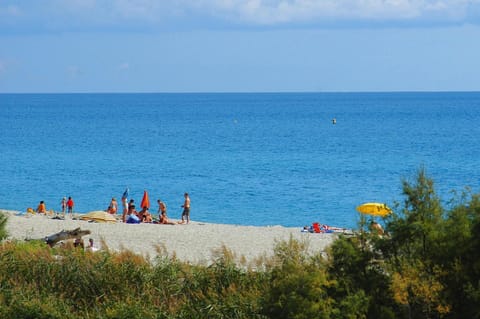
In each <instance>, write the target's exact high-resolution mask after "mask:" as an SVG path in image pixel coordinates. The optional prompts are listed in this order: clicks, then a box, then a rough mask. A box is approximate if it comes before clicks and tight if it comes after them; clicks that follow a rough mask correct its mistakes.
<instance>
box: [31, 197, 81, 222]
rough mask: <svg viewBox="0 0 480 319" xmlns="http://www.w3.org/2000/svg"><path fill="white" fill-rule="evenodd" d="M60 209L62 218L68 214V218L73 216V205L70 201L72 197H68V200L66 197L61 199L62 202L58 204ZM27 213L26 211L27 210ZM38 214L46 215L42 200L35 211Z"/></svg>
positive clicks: (45, 207)
mask: <svg viewBox="0 0 480 319" xmlns="http://www.w3.org/2000/svg"><path fill="white" fill-rule="evenodd" d="M60 205H61V208H62V216H63V217H65V214H66V213H68V214H70V216H73V207H74V206H75V203H74V201H73V199H72V197H70V196H69V197H68V200H67V198H66V197H63V198H62V201H61V202H60ZM27 211H28V210H27ZM35 211H36V212H37V213H38V214H45V215H46V214H47V213H48V211H47V206H46V205H45V202H44V201H43V200H41V201H40V203H39V204H38V206H37V209H36V210H35Z"/></svg>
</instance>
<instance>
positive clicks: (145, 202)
mask: <svg viewBox="0 0 480 319" xmlns="http://www.w3.org/2000/svg"><path fill="white" fill-rule="evenodd" d="M143 207H147V208H149V209H150V200H149V199H148V193H147V191H146V190H145V191H143V198H142V203H141V204H140V208H143Z"/></svg>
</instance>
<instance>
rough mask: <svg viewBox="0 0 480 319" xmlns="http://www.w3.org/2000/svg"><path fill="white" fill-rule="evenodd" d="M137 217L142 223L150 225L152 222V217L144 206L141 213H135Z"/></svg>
mask: <svg viewBox="0 0 480 319" xmlns="http://www.w3.org/2000/svg"><path fill="white" fill-rule="evenodd" d="M137 217H138V218H140V220H141V221H142V223H151V222H152V215H151V214H150V212H149V211H148V207H147V206H144V207H143V208H142V210H141V211H139V212H138V213H137Z"/></svg>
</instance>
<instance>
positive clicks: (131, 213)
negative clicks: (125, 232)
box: [125, 205, 141, 224]
mask: <svg viewBox="0 0 480 319" xmlns="http://www.w3.org/2000/svg"><path fill="white" fill-rule="evenodd" d="M140 221H141V219H140V218H138V212H137V211H136V210H135V205H129V206H128V215H127V218H126V219H125V222H126V223H127V224H138V223H140Z"/></svg>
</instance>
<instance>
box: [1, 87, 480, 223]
mask: <svg viewBox="0 0 480 319" xmlns="http://www.w3.org/2000/svg"><path fill="white" fill-rule="evenodd" d="M0 118H1V120H2V124H1V125H0V154H1V155H0V156H1V165H2V169H1V170H0V207H1V208H5V209H14V210H25V209H26V208H27V207H36V205H37V204H38V202H39V201H40V200H44V201H45V202H46V204H47V209H52V208H53V209H59V207H60V200H61V198H62V197H63V196H72V197H73V198H74V200H75V202H76V210H77V211H79V212H88V211H90V210H97V209H105V208H106V207H107V206H108V203H109V200H110V198H111V197H117V199H119V198H120V197H121V194H122V193H123V191H124V189H125V188H126V187H129V189H130V195H131V197H132V198H133V199H135V200H136V202H140V200H141V197H142V195H143V190H144V189H146V190H148V192H149V194H150V198H151V201H152V202H154V201H155V200H156V199H157V198H161V199H162V200H164V201H165V202H166V203H167V206H168V212H169V216H170V217H171V218H179V217H180V214H181V208H180V205H181V204H182V200H183V193H184V192H189V193H190V195H191V200H192V213H191V214H192V219H193V220H196V221H205V222H216V223H233V224H247V225H276V224H280V225H285V226H301V225H304V224H310V223H311V222H313V221H320V222H322V223H326V224H330V225H336V226H345V227H351V226H354V225H355V224H356V222H357V220H358V213H356V211H355V206H356V205H358V204H360V203H362V202H366V201H380V202H386V203H389V204H392V203H393V202H394V201H398V200H401V199H402V196H401V180H402V178H407V179H411V178H413V177H415V174H416V171H417V170H418V169H419V168H420V167H421V166H422V165H423V166H424V167H425V168H426V170H427V173H428V174H429V176H431V177H432V178H433V179H434V180H435V182H436V185H437V191H438V192H439V194H440V195H441V196H442V198H444V199H445V200H447V199H449V198H450V197H451V195H450V191H451V190H452V189H455V190H462V189H463V188H464V187H465V186H470V187H472V189H473V190H474V191H475V192H478V191H479V186H480V185H479V184H480V169H479V168H480V147H479V143H478V137H479V136H480V124H479V123H480V93H382V94H377V93H370V94H367V93H351V94H340V93H338V94H337V93H335V94H334V93H331V94H328V93H319V94H306V93H305V94H30V95H28V94H27V95H15V94H12V95H9V94H3V95H0ZM333 118H336V120H337V124H336V125H333V124H332V119H333ZM154 207H155V211H156V206H154Z"/></svg>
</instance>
